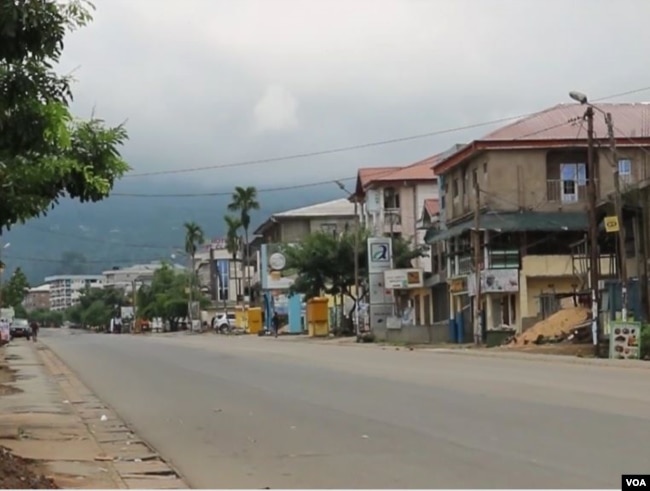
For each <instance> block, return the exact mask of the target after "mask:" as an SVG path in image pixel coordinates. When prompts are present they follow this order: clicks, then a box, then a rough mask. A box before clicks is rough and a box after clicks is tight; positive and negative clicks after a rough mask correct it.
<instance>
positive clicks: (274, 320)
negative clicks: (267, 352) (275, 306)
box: [271, 311, 280, 338]
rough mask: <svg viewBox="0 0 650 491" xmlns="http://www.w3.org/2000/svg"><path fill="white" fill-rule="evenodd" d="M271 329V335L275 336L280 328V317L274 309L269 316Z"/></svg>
mask: <svg viewBox="0 0 650 491" xmlns="http://www.w3.org/2000/svg"><path fill="white" fill-rule="evenodd" d="M271 329H273V335H274V336H275V337H276V338H277V337H278V331H279V330H280V317H279V316H278V313H277V312H275V311H273V317H271Z"/></svg>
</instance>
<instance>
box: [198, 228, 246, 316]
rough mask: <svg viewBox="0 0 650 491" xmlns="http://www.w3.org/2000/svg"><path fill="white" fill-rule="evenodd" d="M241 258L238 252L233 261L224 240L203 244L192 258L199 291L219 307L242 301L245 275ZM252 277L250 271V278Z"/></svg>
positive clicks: (214, 240)
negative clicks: (208, 295) (206, 294)
mask: <svg viewBox="0 0 650 491" xmlns="http://www.w3.org/2000/svg"><path fill="white" fill-rule="evenodd" d="M242 256H243V254H242V253H241V251H239V252H238V253H237V258H236V260H235V258H234V257H233V254H232V253H230V252H229V251H228V249H227V245H226V241H225V240H223V239H213V240H211V241H210V243H209V244H204V245H203V246H202V247H201V248H200V250H199V251H198V252H197V254H196V256H195V258H194V267H195V269H196V274H197V277H198V281H199V285H200V287H201V290H202V291H203V292H205V293H208V294H210V295H211V296H212V298H214V299H215V300H216V301H217V302H219V304H220V305H221V304H222V303H223V302H226V303H235V302H238V301H243V299H244V295H245V290H246V274H245V268H244V267H243V261H242V259H243V258H242ZM211 262H213V264H211ZM252 276H253V274H252V271H251V278H252ZM251 281H252V280H251ZM213 289H214V290H215V292H214V294H213V291H212V290H213Z"/></svg>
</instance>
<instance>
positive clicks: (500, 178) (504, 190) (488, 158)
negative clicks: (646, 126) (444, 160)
mask: <svg viewBox="0 0 650 491" xmlns="http://www.w3.org/2000/svg"><path fill="white" fill-rule="evenodd" d="M548 152H549V150H547V149H517V150H490V151H487V152H485V153H482V154H480V155H478V156H476V157H474V158H473V159H470V160H469V161H468V162H467V163H465V164H461V165H458V166H457V167H455V168H453V169H451V170H450V171H449V172H447V173H446V174H445V186H446V190H445V197H446V198H445V200H446V203H445V207H446V209H445V216H446V220H447V221H453V220H457V219H459V218H461V217H464V216H466V215H469V214H471V213H472V212H473V210H474V208H475V198H474V197H475V192H474V188H473V184H474V183H473V175H474V171H476V175H477V178H478V184H479V187H480V188H481V190H483V191H484V193H482V194H481V206H484V205H488V206H489V207H490V208H491V209H494V210H502V211H517V210H518V209H520V208H529V209H533V210H535V211H580V210H583V209H585V206H586V191H585V193H584V194H582V193H581V194H580V195H579V196H580V201H578V202H576V203H566V202H565V203H562V202H559V201H558V200H557V198H558V197H559V193H560V181H559V179H558V178H557V177H556V178H555V179H552V178H551V176H550V175H549V174H548V173H547V154H548ZM619 154H620V155H619V157H620V158H629V159H630V160H631V161H632V175H631V176H629V177H622V179H623V181H624V184H625V183H626V182H629V183H634V182H643V181H644V180H645V179H647V178H648V176H649V175H650V169H649V168H648V167H649V164H648V162H647V156H646V155H644V154H643V152H642V150H641V149H634V148H622V149H619ZM610 158H611V156H610V155H609V150H607V149H601V150H599V151H597V152H596V162H597V165H598V176H597V178H598V183H597V185H598V190H599V195H600V196H605V195H607V194H609V193H611V192H613V190H614V184H613V174H612V164H611V163H610ZM553 160H554V161H557V160H558V157H553ZM569 160H571V159H569ZM463 176H465V178H464V179H463ZM454 182H456V183H457V187H458V194H457V196H454V186H455V185H454Z"/></svg>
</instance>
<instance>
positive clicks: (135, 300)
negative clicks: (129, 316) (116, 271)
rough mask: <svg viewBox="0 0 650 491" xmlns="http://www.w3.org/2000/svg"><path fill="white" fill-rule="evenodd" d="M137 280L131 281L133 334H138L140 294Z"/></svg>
mask: <svg viewBox="0 0 650 491" xmlns="http://www.w3.org/2000/svg"><path fill="white" fill-rule="evenodd" d="M136 280H137V278H136V279H134V280H133V281H131V302H132V303H133V325H132V326H131V333H132V334H134V333H135V332H136V323H137V322H138V292H137V290H136V284H135V282H136Z"/></svg>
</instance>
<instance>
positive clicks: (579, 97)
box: [569, 90, 589, 104]
mask: <svg viewBox="0 0 650 491" xmlns="http://www.w3.org/2000/svg"><path fill="white" fill-rule="evenodd" d="M569 97H571V99H573V100H574V101H576V102H579V103H580V104H587V103H588V102H589V99H587V96H586V95H585V94H583V93H582V92H578V91H577V90H572V91H571V92H569Z"/></svg>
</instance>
